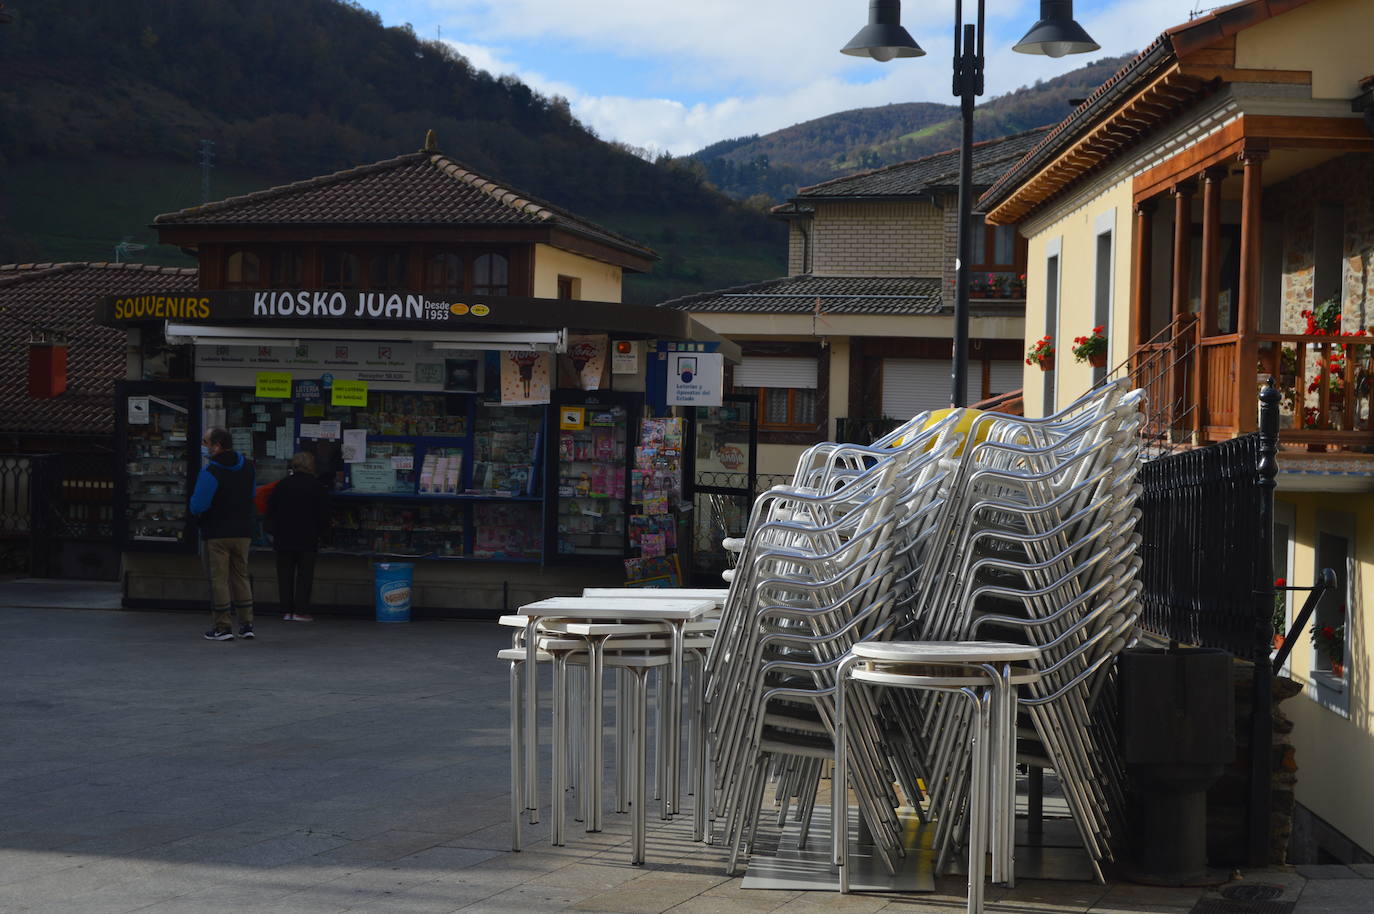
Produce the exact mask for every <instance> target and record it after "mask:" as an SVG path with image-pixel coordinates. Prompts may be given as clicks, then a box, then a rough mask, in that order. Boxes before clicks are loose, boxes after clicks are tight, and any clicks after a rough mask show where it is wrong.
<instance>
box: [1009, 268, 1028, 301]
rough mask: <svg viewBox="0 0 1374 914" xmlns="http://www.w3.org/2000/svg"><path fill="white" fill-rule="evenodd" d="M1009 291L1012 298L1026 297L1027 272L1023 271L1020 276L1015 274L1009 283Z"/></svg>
mask: <svg viewBox="0 0 1374 914" xmlns="http://www.w3.org/2000/svg"><path fill="white" fill-rule="evenodd" d="M1007 291H1008V293H1009V294H1010V295H1011V297H1012V298H1025V297H1026V274H1025V273H1022V274H1020V275H1019V276H1013V277H1012V278H1011V280H1010V281H1009V282H1008V283H1007Z"/></svg>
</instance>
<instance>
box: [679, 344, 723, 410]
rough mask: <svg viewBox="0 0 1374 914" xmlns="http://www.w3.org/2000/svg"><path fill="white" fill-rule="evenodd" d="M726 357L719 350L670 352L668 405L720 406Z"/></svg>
mask: <svg viewBox="0 0 1374 914" xmlns="http://www.w3.org/2000/svg"><path fill="white" fill-rule="evenodd" d="M724 382H725V357H724V356H723V355H721V354H720V353H719V352H670V353H668V397H667V402H668V405H669V406H720V405H721V403H722V402H723V401H722V400H721V393H722V388H723V387H724Z"/></svg>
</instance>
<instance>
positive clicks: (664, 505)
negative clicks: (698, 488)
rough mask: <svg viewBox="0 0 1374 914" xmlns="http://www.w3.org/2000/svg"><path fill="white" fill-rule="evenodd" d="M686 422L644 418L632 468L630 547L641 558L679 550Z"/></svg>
mask: <svg viewBox="0 0 1374 914" xmlns="http://www.w3.org/2000/svg"><path fill="white" fill-rule="evenodd" d="M685 424H686V423H685V422H684V421H683V420H682V419H679V418H666V419H641V420H640V422H639V440H638V443H637V444H636V445H635V455H634V466H633V468H632V469H631V470H630V502H631V506H632V508H633V512H634V513H632V514H631V515H630V549H631V550H636V549H637V550H638V551H639V553H638V554H639V557H640V558H646V559H647V558H657V557H659V556H663V555H668V554H670V553H674V554H675V553H676V552H677V550H678V540H679V537H680V535H681V531H680V530H679V529H678V528H679V526H680V518H681V515H682V505H683V502H682V469H683V459H684V458H683V444H684V436H685V428H684V426H685Z"/></svg>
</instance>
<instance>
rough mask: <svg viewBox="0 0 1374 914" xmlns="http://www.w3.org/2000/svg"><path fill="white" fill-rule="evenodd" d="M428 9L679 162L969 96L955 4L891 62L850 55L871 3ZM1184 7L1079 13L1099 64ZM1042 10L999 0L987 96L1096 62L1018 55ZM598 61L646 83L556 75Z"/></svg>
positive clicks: (608, 1)
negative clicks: (954, 46) (957, 75)
mask: <svg viewBox="0 0 1374 914" xmlns="http://www.w3.org/2000/svg"><path fill="white" fill-rule="evenodd" d="M411 2H412V3H413V2H415V0H411ZM423 2H427V3H428V4H429V6H430V7H431V8H432V9H433V11H434V15H436V16H437V17H441V19H442V22H443V24H444V31H445V34H446V35H453V34H454V33H455V32H457V33H458V34H461V35H462V36H463V37H464V38H465V39H467V40H464V41H453V42H450V43H452V44H453V45H454V47H455V48H457V49H458V50H459V51H460V52H461V53H462V54H464V55H465V56H466V57H467V58H468V59H469V60H470V61H471V62H472V63H473V65H474V66H476V67H479V68H481V69H484V70H487V71H489V72H491V73H493V74H496V75H503V74H511V75H515V76H517V77H518V78H520V79H521V80H523V81H524V82H526V83H527V84H528V85H530V86H531V87H532V88H534V89H536V90H537V91H540V92H542V93H544V94H546V95H562V96H564V97H566V98H567V99H568V100H569V102H570V104H571V106H572V110H573V113H574V114H575V115H576V116H577V117H578V118H579V119H580V120H581V121H583V122H584V123H586V124H588V125H590V126H592V127H593V128H595V129H596V131H597V132H598V133H599V134H600V135H601V136H603V137H605V138H607V139H617V140H621V141H624V142H626V143H630V144H632V145H635V146H642V147H647V148H650V149H667V150H669V151H671V152H673V153H676V154H684V153H687V152H692V151H695V150H696V149H699V148H701V147H702V146H705V145H708V144H710V143H713V142H716V141H717V140H721V139H725V138H729V137H735V136H743V135H747V134H751V133H768V132H770V131H773V130H777V129H780V128H782V127H786V126H789V125H791V124H795V123H798V122H801V121H806V120H811V119H813V118H817V117H821V116H824V115H826V114H830V113H834V112H837V111H843V110H847V109H850V108H860V107H869V106H875V105H885V104H890V103H893V102H908V101H934V102H942V103H948V104H953V103H955V101H956V100H955V99H954V97H953V96H952V95H951V93H950V71H951V61H950V57H951V43H950V33H951V31H952V24H953V21H952V15H951V10H949V9H947V8H945V5H944V4H917V3H910V2H909V3H907V4H906V5H905V7H906V8H905V9H904V10H903V14H904V18H903V22H904V24H906V25H907V27H908V29H910V31H911V32H912V33H913V34H914V35H915V36H916V38H917V41H918V42H919V43H920V44H921V45H922V47H923V48H925V50H926V51H927V55H928V56H926V57H924V58H918V59H914V60H898V61H894V62H892V63H889V64H878V63H876V62H874V61H869V60H866V59H858V58H850V57H845V56H844V55H841V54H839V53H838V52H837V51H838V48H839V46H840V45H841V44H843V43H844V41H845V40H847V39H848V38H849V36H850V35H851V34H852V33H853V32H854V31H856V30H857V29H858V27H859V26H860V25H862V23H863V20H864V15H865V12H866V8H867V4H866V3H863V2H862V0H838V2H837V0H751V2H747V3H741V2H738V0H694V2H692V3H668V4H649V3H644V2H642V0H501V2H494V0H423ZM1185 5H1186V4H1185V3H1184V2H1183V0H1168V2H1167V3H1166V4H1163V5H1162V6H1163V7H1164V8H1163V9H1161V8H1160V7H1159V6H1152V7H1149V8H1144V9H1143V8H1142V6H1141V4H1139V3H1138V2H1134V0H1132V2H1129V3H1128V2H1127V0H1118V2H1099V3H1088V2H1084V0H1079V3H1078V4H1077V10H1076V12H1077V15H1078V18H1079V21H1080V22H1082V23H1083V25H1084V26H1085V27H1086V28H1087V30H1088V31H1089V33H1090V34H1092V35H1093V36H1094V37H1095V38H1096V39H1097V41H1098V42H1099V43H1101V44H1102V46H1103V49H1102V51H1101V52H1100V53H1099V54H1094V55H1090V56H1091V57H1093V58H1096V57H1098V56H1106V55H1109V54H1122V53H1126V52H1128V51H1135V50H1139V49H1141V48H1143V47H1144V46H1145V45H1147V44H1149V43H1150V42H1151V41H1153V40H1154V39H1155V38H1156V37H1157V36H1158V35H1159V34H1160V32H1161V31H1163V30H1164V29H1165V28H1167V27H1169V26H1171V25H1174V24H1177V23H1178V22H1181V21H1184V20H1185V19H1186V18H1187V10H1186V8H1184V7H1185ZM1174 7H1177V8H1174ZM1171 8H1174V9H1171ZM966 11H967V10H966ZM1037 13H1038V3H1037V2H1036V0H990V2H989V7H988V21H989V25H988V40H987V56H988V63H987V80H986V81H987V93H986V95H995V94H1000V93H1003V92H1008V91H1011V90H1013V89H1016V88H1018V87H1020V86H1023V85H1027V84H1030V83H1034V82H1035V81H1036V80H1037V79H1049V78H1052V77H1054V76H1057V75H1059V74H1061V73H1064V72H1067V71H1069V70H1072V69H1074V68H1076V67H1079V66H1081V65H1082V64H1083V63H1084V62H1085V60H1084V58H1083V57H1067V58H1061V59H1059V60H1053V59H1050V58H1044V57H1026V56H1023V55H1020V54H1015V53H1013V52H1011V51H1010V46H1011V44H1012V43H1014V42H1015V40H1016V39H1017V38H1019V37H1020V36H1021V34H1023V33H1024V31H1025V30H1026V29H1027V28H1028V27H1029V25H1030V23H1031V22H1032V21H1033V20H1034V19H1035V17H1036V15H1037ZM1013 32H1015V34H1012V33H1013ZM554 49H556V50H557V51H567V50H569V49H571V50H575V51H577V52H578V53H577V54H573V55H569V54H566V53H554ZM588 54H592V55H597V54H599V55H604V56H605V57H607V58H613V59H614V60H615V68H616V71H617V72H620V71H628V72H630V73H633V74H636V75H635V76H634V77H633V78H631V79H629V80H622V81H624V82H626V83H628V84H627V85H625V87H624V91H614V90H613V91H588V90H586V89H584V88H580V86H587V85H592V84H596V85H604V84H605V83H606V82H607V81H608V80H607V79H606V78H605V77H604V74H603V75H602V78H601V79H600V80H596V79H594V77H593V76H591V75H589V74H587V73H585V72H582V71H580V70H578V69H570V70H569V72H559V71H553V72H549V71H547V69H546V68H547V67H549V66H554V67H557V66H567V67H570V68H572V67H574V64H573V63H569V61H570V60H575V61H577V63H578V65H580V66H581V67H582V68H584V69H585V67H586V66H587V64H586V61H587V59H588V58H587V55H588ZM985 97H986V96H985Z"/></svg>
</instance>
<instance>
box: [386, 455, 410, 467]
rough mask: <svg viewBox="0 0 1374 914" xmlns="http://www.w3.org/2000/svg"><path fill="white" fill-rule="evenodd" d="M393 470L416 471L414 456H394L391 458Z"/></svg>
mask: <svg viewBox="0 0 1374 914" xmlns="http://www.w3.org/2000/svg"><path fill="white" fill-rule="evenodd" d="M391 468H392V469H393V470H413V469H415V455H414V454H393V455H392V456H391Z"/></svg>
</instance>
